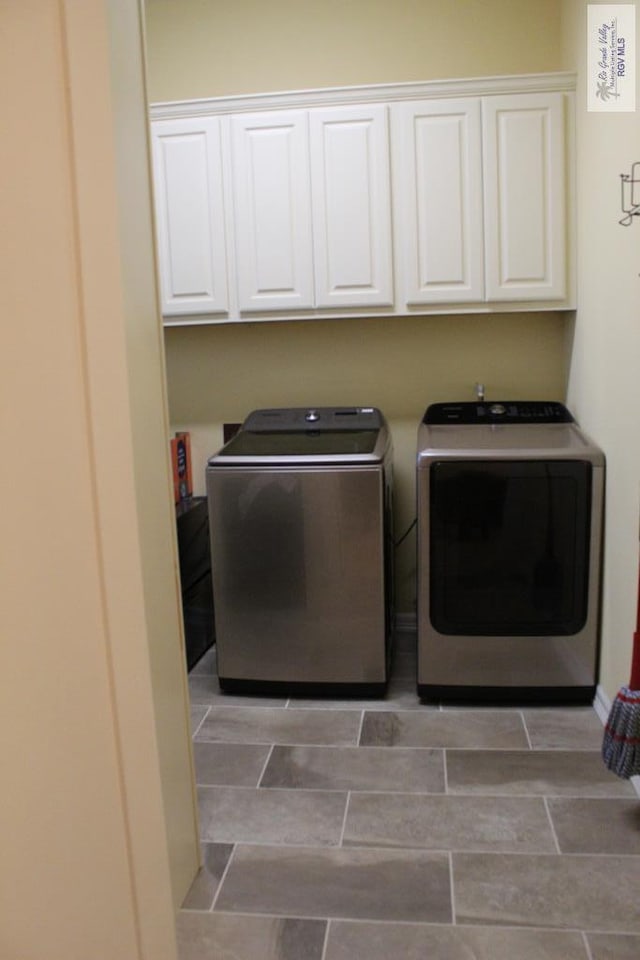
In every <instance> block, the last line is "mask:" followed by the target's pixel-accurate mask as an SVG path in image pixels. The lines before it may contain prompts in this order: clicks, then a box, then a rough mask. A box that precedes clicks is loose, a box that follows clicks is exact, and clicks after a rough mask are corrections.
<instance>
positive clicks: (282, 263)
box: [231, 110, 314, 310]
mask: <svg viewBox="0 0 640 960" xmlns="http://www.w3.org/2000/svg"><path fill="white" fill-rule="evenodd" d="M231 134H232V162H233V197H234V209H235V232H236V255H237V273H238V298H239V305H240V310H282V309H301V308H307V307H313V305H314V291H313V252H312V240H311V196H310V185H309V153H308V124H307V114H306V112H305V111H302V110H300V111H296V110H293V111H273V112H271V111H267V112H265V113H257V114H246V115H238V116H235V117H233V118H232V120H231Z"/></svg>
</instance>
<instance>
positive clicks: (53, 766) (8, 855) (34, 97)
mask: <svg viewBox="0 0 640 960" xmlns="http://www.w3.org/2000/svg"><path fill="white" fill-rule="evenodd" d="M112 2H113V3H115V4H120V6H119V8H118V12H119V13H120V14H122V16H123V17H129V20H128V26H129V27H133V28H134V29H137V28H138V23H137V15H136V8H135V6H133V7H132V5H131V4H130V3H128V2H127V0H112ZM127 8H128V9H127ZM106 9H107V4H106V3H104V2H103V0H83V2H82V3H77V2H75V0H21V2H20V3H14V2H13V0H2V2H1V3H0V17H1V19H2V27H3V29H2V32H1V35H0V36H1V41H0V65H1V66H0V74H1V78H2V85H3V91H4V96H3V98H2V106H1V108H0V110H1V116H0V123H1V126H2V136H3V150H2V155H1V163H2V169H1V170H0V179H1V182H2V185H3V188H2V192H1V198H0V204H1V209H0V219H1V221H2V224H3V231H2V265H3V283H2V286H1V288H0V297H1V304H0V307H1V310H2V317H3V322H2V325H1V334H0V335H1V337H2V344H1V348H0V365H1V374H0V384H1V388H0V389H1V390H2V402H1V403H0V410H1V413H2V419H3V422H2V436H3V443H4V451H5V456H4V459H3V463H4V469H3V471H2V475H1V498H0V503H1V504H2V537H1V539H0V544H1V551H2V553H1V556H2V570H1V581H2V586H3V593H2V603H1V604H0V618H1V624H0V637H1V638H2V640H1V643H0V687H1V690H0V730H1V737H2V749H1V756H2V800H1V802H0V818H1V819H2V824H1V827H0V833H1V835H2V853H1V855H0V956H1V957H2V958H3V960H4V958H7V960H87V958H91V960H115V958H117V960H175V958H176V944H175V933H174V912H173V903H172V888H171V858H170V843H169V842H168V837H167V823H168V824H169V827H170V826H171V825H170V817H167V815H166V814H167V804H166V803H165V799H166V796H167V794H166V787H167V784H166V782H163V776H164V775H165V774H166V771H163V768H162V764H161V762H160V759H159V750H158V742H157V730H156V720H157V716H158V714H159V713H161V712H162V711H163V710H164V709H165V702H164V700H163V698H162V697H160V696H158V695H157V690H156V689H154V682H153V679H152V675H151V671H150V663H149V661H150V645H152V644H153V643H154V642H155V641H156V640H157V639H158V636H160V640H161V641H162V642H169V641H170V640H171V641H172V642H173V644H174V645H175V646H178V647H179V644H180V636H179V631H175V632H174V633H173V636H171V629H170V627H168V628H167V629H166V630H165V631H164V633H163V634H161V635H160V634H156V633H155V632H154V623H153V618H149V617H148V602H149V594H148V591H149V585H150V583H151V582H153V584H154V591H155V595H156V597H161V596H162V594H163V592H164V593H166V594H168V595H169V596H173V598H174V601H173V607H174V610H173V621H172V622H173V624H175V623H176V622H177V599H176V577H175V571H174V570H173V569H172V560H169V561H167V559H166V556H165V557H163V558H158V560H156V561H154V560H153V559H150V557H149V548H148V545H147V543H146V540H145V538H146V536H147V533H148V531H146V530H145V523H144V522H143V519H142V517H141V511H140V510H139V502H138V501H139V498H138V496H137V490H136V480H137V477H136V472H137V470H138V468H139V464H140V460H141V458H143V457H144V456H148V457H153V458H154V462H155V467H154V470H153V471H149V477H148V480H149V484H148V487H147V489H146V490H145V496H146V497H147V498H148V499H149V500H150V501H153V502H162V503H163V504H164V505H165V506H164V509H165V513H166V515H167V516H168V515H169V513H170V496H169V487H170V484H169V476H168V470H167V466H166V441H165V440H164V438H163V439H162V443H161V446H160V447H159V448H158V446H157V445H156V447H155V450H153V451H152V449H151V445H149V446H147V447H146V448H145V449H144V452H143V451H141V452H136V456H135V457H134V452H133V443H134V442H135V436H134V434H135V432H136V430H137V429H139V427H140V423H139V418H140V417H141V412H140V409H138V408H136V409H135V411H133V412H132V401H131V396H130V391H129V378H130V377H131V378H132V379H134V380H137V379H139V378H140V379H141V380H142V381H144V382H147V383H148V382H149V380H150V379H151V380H154V383H155V387H154V388H153V389H152V388H151V387H149V389H148V390H147V402H148V404H149V406H150V407H152V408H153V407H157V408H158V409H161V408H162V404H163V396H162V393H161V391H160V390H159V389H158V383H159V381H160V380H161V379H162V371H161V367H160V364H159V361H158V349H157V340H158V337H157V332H156V337H155V340H156V346H154V343H153V342H152V340H151V339H150V338H149V335H148V331H149V328H150V325H151V319H150V318H151V317H153V316H154V315H155V313H156V307H155V297H154V296H151V297H150V296H149V295H147V296H145V297H142V298H141V299H140V300H139V301H138V304H137V309H138V316H139V317H143V322H142V324H141V326H140V328H139V329H140V337H141V340H144V339H146V341H147V346H148V349H149V356H148V357H147V359H146V360H145V361H144V363H143V362H142V361H141V352H140V353H138V355H137V356H135V357H134V356H133V354H132V353H131V352H130V350H129V344H128V341H127V331H126V327H127V323H128V322H129V321H130V319H131V313H130V307H131V304H130V302H129V299H130V290H129V288H128V284H129V279H128V278H130V274H131V271H130V270H129V271H127V274H125V273H123V270H122V260H121V255H122V248H121V242H120V230H121V229H122V228H123V226H124V225H123V223H122V222H120V221H119V219H118V194H117V184H116V179H115V157H114V134H113V129H112V108H113V101H112V95H111V90H110V87H109V85H110V74H111V63H110V59H109V58H110V55H111V54H114V55H116V54H117V55H118V59H119V64H118V67H119V69H120V70H122V69H125V65H127V66H128V58H129V57H130V56H133V57H134V59H135V64H134V72H133V76H134V77H135V76H137V84H138V87H139V85H140V81H141V69H140V65H141V58H140V50H139V49H138V52H137V55H136V54H135V53H133V52H132V51H131V50H129V51H128V52H127V51H125V48H124V47H120V48H119V49H118V44H117V41H116V42H115V47H111V48H110V44H109V35H108V27H107V23H106V20H105V12H106ZM121 22H124V21H121ZM135 89H136V88H135V86H134V93H133V96H134V99H135V97H136V95H137V94H136V93H135ZM138 125H139V127H140V129H141V130H142V131H143V130H144V125H143V119H142V117H140V118H139V120H138ZM136 209H137V211H138V214H139V213H140V206H139V203H138V204H137V205H136ZM148 218H149V206H148V202H147V221H148ZM141 223H142V221H140V219H139V218H137V217H136V213H135V211H134V210H133V209H132V210H131V211H129V213H128V215H127V226H128V228H129V229H136V228H140V226H141ZM143 232H144V231H143ZM141 235H142V234H141ZM146 259H147V267H146V270H147V275H148V276H150V277H151V290H153V277H152V275H151V274H149V273H148V270H149V254H148V252H147V253H146ZM137 262H138V268H137V269H138V271H140V270H141V271H143V272H144V270H145V267H144V266H143V265H142V264H141V262H140V261H139V260H138V261H137ZM125 301H127V308H126V309H125V307H124V303H125ZM151 367H153V368H154V371H155V372H154V373H153V374H150V368H151ZM133 406H135V404H134V405H133ZM153 420H154V415H151V416H150V421H151V422H152V424H153ZM154 429H155V428H154ZM155 436H156V438H157V432H156V433H155ZM165 527H168V523H166V524H165ZM160 549H161V551H162V553H163V554H165V555H169V554H171V546H170V544H169V543H165V544H164V545H163V546H162V547H161V548H160ZM167 567H168V568H171V569H170V572H169V571H168V569H167ZM168 605H169V604H168V603H167V606H168ZM174 679H177V684H178V688H179V689H180V688H181V687H182V685H183V678H182V677H181V676H180V675H178V676H177V678H174ZM165 683H167V684H168V683H169V681H168V679H167V678H165ZM185 706H186V704H185V703H184V701H183V718H182V729H183V730H184V729H185V726H186V719H185V710H184V708H185ZM186 753H187V763H188V750H187V751H186ZM163 788H164V789H163ZM187 818H188V819H189V820H190V822H191V824H192V830H193V805H192V802H191V798H189V803H188V807H187ZM191 845H192V848H193V847H194V845H195V841H194V838H192V841H191ZM193 869H195V868H193ZM192 872H193V870H192Z"/></svg>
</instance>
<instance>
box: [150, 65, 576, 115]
mask: <svg viewBox="0 0 640 960" xmlns="http://www.w3.org/2000/svg"><path fill="white" fill-rule="evenodd" d="M575 89H576V75H575V73H568V72H563V73H530V74H514V75H512V76H498V77H472V78H466V79H459V80H428V81H425V82H421V83H388V84H372V85H365V86H352V87H326V88H322V89H317V90H294V91H284V92H279V93H257V94H251V95H239V96H232V97H208V98H204V99H196V100H174V101H170V102H165V103H152V104H150V107H149V113H150V119H151V120H176V119H180V118H187V117H203V116H208V117H210V116H215V115H224V114H229V113H233V114H238V113H244V112H254V111H258V110H279V109H290V108H292V107H321V106H340V105H343V104H344V105H346V104H352V103H359V104H363V103H367V102H369V103H373V102H378V101H384V102H386V103H391V102H393V101H396V100H405V101H406V100H424V99H438V98H441V97H485V96H495V95H504V94H516V93H542V92H544V93H552V92H556V93H573V92H574V91H575Z"/></svg>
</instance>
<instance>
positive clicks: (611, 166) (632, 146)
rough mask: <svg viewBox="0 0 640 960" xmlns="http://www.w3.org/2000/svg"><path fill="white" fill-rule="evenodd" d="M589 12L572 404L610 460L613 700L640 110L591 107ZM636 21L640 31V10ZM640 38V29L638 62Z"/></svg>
mask: <svg viewBox="0 0 640 960" xmlns="http://www.w3.org/2000/svg"><path fill="white" fill-rule="evenodd" d="M636 6H637V4H636ZM586 10H587V3H586V0H565V3H564V4H563V14H564V21H563V34H564V42H565V62H564V66H565V68H566V69H576V70H577V71H578V93H577V100H576V102H577V155H578V165H577V180H576V185H577V216H578V231H577V236H578V241H577V253H578V310H577V316H576V325H575V333H574V337H573V342H572V350H571V365H570V377H569V402H570V404H571V406H572V407H573V409H574V410H575V412H576V414H577V416H578V417H579V418H580V421H581V422H582V424H583V426H584V427H585V428H586V429H587V430H588V431H589V432H590V433H591V434H592V436H594V437H595V438H597V440H598V443H600V444H601V446H602V447H603V448H604V451H605V454H606V457H607V509H606V541H605V544H606V545H605V568H604V569H605V575H604V597H603V622H602V658H601V663H602V666H601V683H602V685H603V687H604V689H605V692H606V693H607V695H608V696H609V698H612V697H614V696H615V693H616V691H617V689H618V688H619V686H621V685H622V684H623V683H627V682H628V680H629V668H630V663H631V637H632V633H633V630H634V624H635V602H636V589H637V579H638V528H639V519H638V517H639V496H640V441H639V439H638V429H637V426H636V424H635V419H636V416H637V412H638V411H639V410H640V375H639V369H638V368H639V364H640V221H639V222H635V223H634V224H633V226H630V227H623V226H621V225H620V224H619V223H618V220H619V219H620V217H621V216H622V213H621V210H620V174H621V173H628V172H629V169H630V165H631V163H632V162H634V161H637V160H639V159H640V120H639V118H638V113H637V112H636V113H607V114H604V113H594V112H588V111H587V109H586V100H587V77H586V74H585V68H586V63H585V61H586V41H585V37H586ZM636 19H637V21H638V22H637V24H636V28H637V29H638V28H640V11H638V10H637V11H636ZM639 41H640V34H638V36H637V38H636V48H635V49H636V60H637V51H638V49H640V47H639V46H638V43H639ZM639 79H640V78H639ZM637 105H638V108H639V109H640V88H639V92H638V96H637Z"/></svg>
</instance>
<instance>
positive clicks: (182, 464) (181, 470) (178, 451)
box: [171, 433, 193, 503]
mask: <svg viewBox="0 0 640 960" xmlns="http://www.w3.org/2000/svg"><path fill="white" fill-rule="evenodd" d="M171 463H172V466H173V498H174V500H175V502H176V503H179V502H180V500H187V499H188V498H189V497H191V496H192V495H193V485H192V483H191V440H190V437H189V434H188V433H176V435H175V437H173V438H172V440H171Z"/></svg>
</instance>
